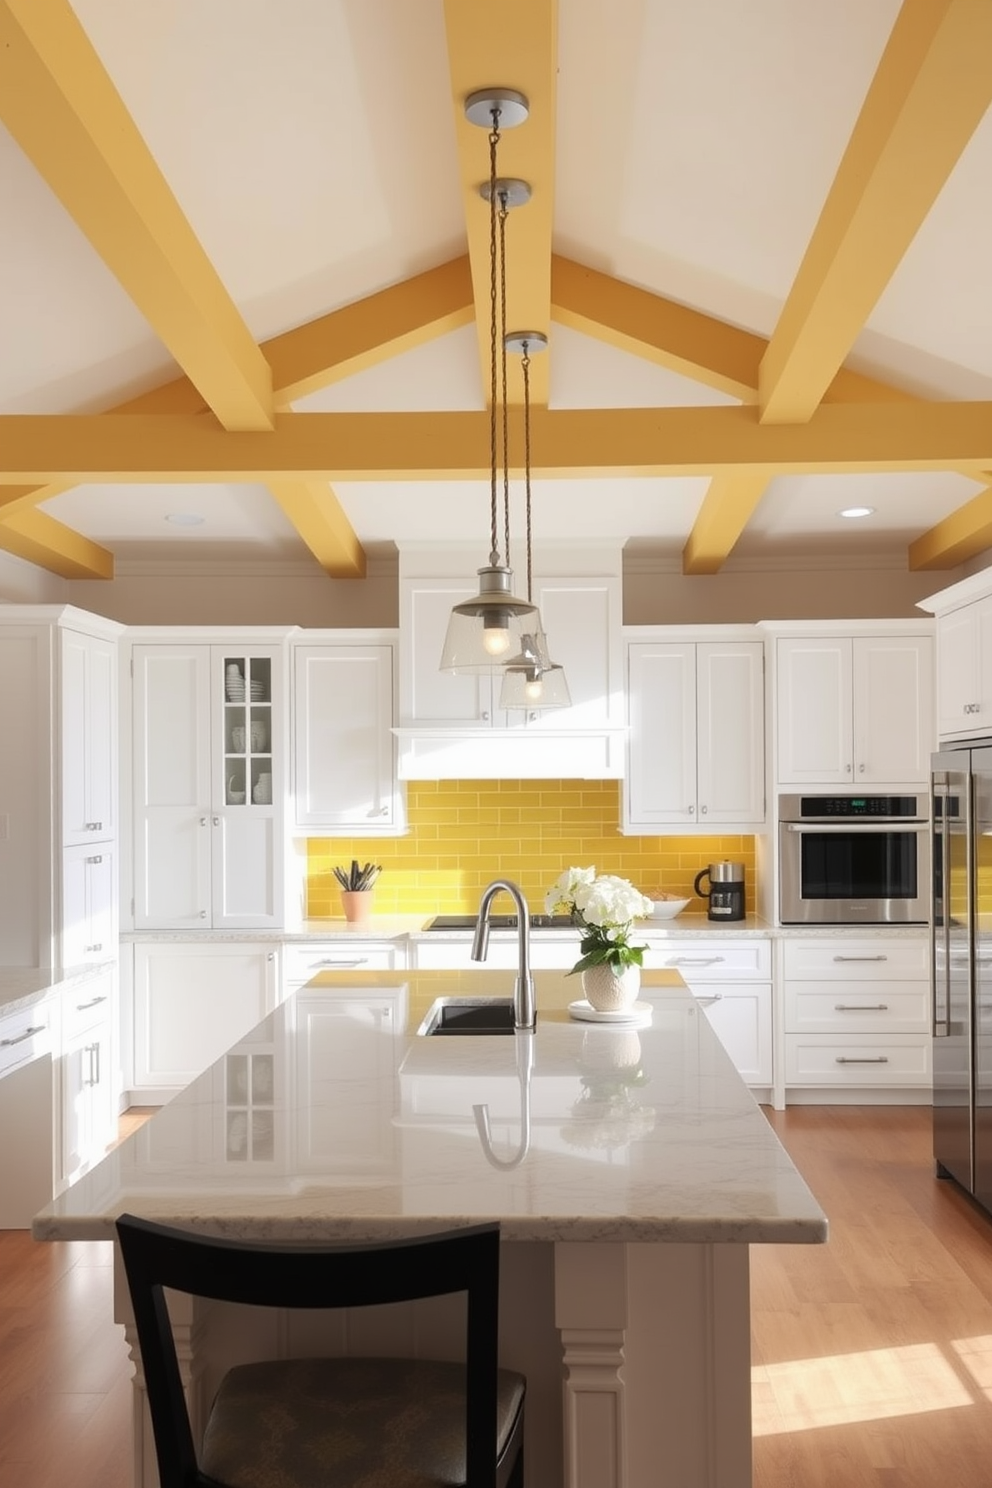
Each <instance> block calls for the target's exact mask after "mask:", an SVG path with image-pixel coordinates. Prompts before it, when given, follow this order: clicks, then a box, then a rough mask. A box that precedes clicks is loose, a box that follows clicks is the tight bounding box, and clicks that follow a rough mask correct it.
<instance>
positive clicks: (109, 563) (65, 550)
mask: <svg viewBox="0 0 992 1488" xmlns="http://www.w3.org/2000/svg"><path fill="white" fill-rule="evenodd" d="M0 552H4V553H12V554H13V555H14V557H15V558H23V559H25V560H26V561H27V562H28V563H34V564H36V565H37V567H38V568H45V569H48V570H49V571H50V572H51V573H55V574H58V575H59V577H60V578H63V579H112V578H113V577H114V556H113V554H112V553H109V552H108V551H107V549H106V548H101V547H100V546H99V544H98V543H95V542H91V541H90V539H89V538H88V537H83V536H82V535H81V534H80V533H78V532H73V530H72V528H71V527H66V526H65V524H64V523H62V522H56V520H55V518H54V517H50V516H48V515H47V513H46V512H40V511H25V512H17V513H16V514H15V515H14V516H12V517H11V518H10V519H9V520H8V521H5V522H0Z"/></svg>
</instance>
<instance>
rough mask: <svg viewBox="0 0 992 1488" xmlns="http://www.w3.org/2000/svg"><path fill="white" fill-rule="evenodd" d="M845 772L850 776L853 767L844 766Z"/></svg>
mask: <svg viewBox="0 0 992 1488" xmlns="http://www.w3.org/2000/svg"><path fill="white" fill-rule="evenodd" d="M844 770H845V773H846V774H848V775H850V773H851V766H850V765H849V764H848V765H845V766H844Z"/></svg>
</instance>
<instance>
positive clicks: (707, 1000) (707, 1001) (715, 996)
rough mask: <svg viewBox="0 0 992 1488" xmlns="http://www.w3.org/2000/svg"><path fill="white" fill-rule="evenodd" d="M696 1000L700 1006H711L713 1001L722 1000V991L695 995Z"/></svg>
mask: <svg viewBox="0 0 992 1488" xmlns="http://www.w3.org/2000/svg"><path fill="white" fill-rule="evenodd" d="M696 1001H697V1002H698V1003H699V1006H700V1007H711V1006H712V1004H713V1003H714V1002H722V1001H723V993H722V992H713V993H711V995H710V996H709V997H697V998H696Z"/></svg>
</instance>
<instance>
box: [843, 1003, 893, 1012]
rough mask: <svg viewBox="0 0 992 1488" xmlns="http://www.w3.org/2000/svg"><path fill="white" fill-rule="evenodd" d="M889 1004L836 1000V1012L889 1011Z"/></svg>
mask: <svg viewBox="0 0 992 1488" xmlns="http://www.w3.org/2000/svg"><path fill="white" fill-rule="evenodd" d="M888 1011H889V1004H888V1003H887V1002H862V1003H854V1002H835V1003H834V1012H835V1013H887V1012H888Z"/></svg>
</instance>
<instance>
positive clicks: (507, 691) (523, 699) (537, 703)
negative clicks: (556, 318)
mask: <svg viewBox="0 0 992 1488" xmlns="http://www.w3.org/2000/svg"><path fill="white" fill-rule="evenodd" d="M547 344H548V340H547V337H546V336H542V334H541V333H540V331H516V332H514V333H513V334H512V335H509V336H507V337H505V338H504V345H505V347H506V349H507V350H509V351H518V352H519V353H520V365H521V369H522V371H523V377H524V489H525V493H526V521H527V598H528V600H530V599H532V597H533V572H532V567H531V515H532V512H531V491H530V353H531V351H532V350H534V351H543V350H544V349H545V347H546V346H547ZM535 614H536V615H537V627H536V629H535V630H534V631H533V632H531V633H529V634H525V635H523V636H522V637H521V642H520V650H519V652H518V653H517V655H516V656H514V657H511V659H510V660H509V661H508V662H507V663H506V665H505V668H504V671H503V685H502V687H501V689H500V694H499V706H500V707H501V708H503V709H507V710H509V709H513V708H568V707H570V706H571V703H572V698H571V694H570V693H569V690H568V683H567V682H566V680H565V672H564V670H563V668H562V667H560V666H558V665H557V663H556V662H553V661H552V660H551V657H550V655H549V653H548V638H547V636H546V635H545V633H544V625H543V622H542V620H541V616H540V611H539V610H536V609H535Z"/></svg>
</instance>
